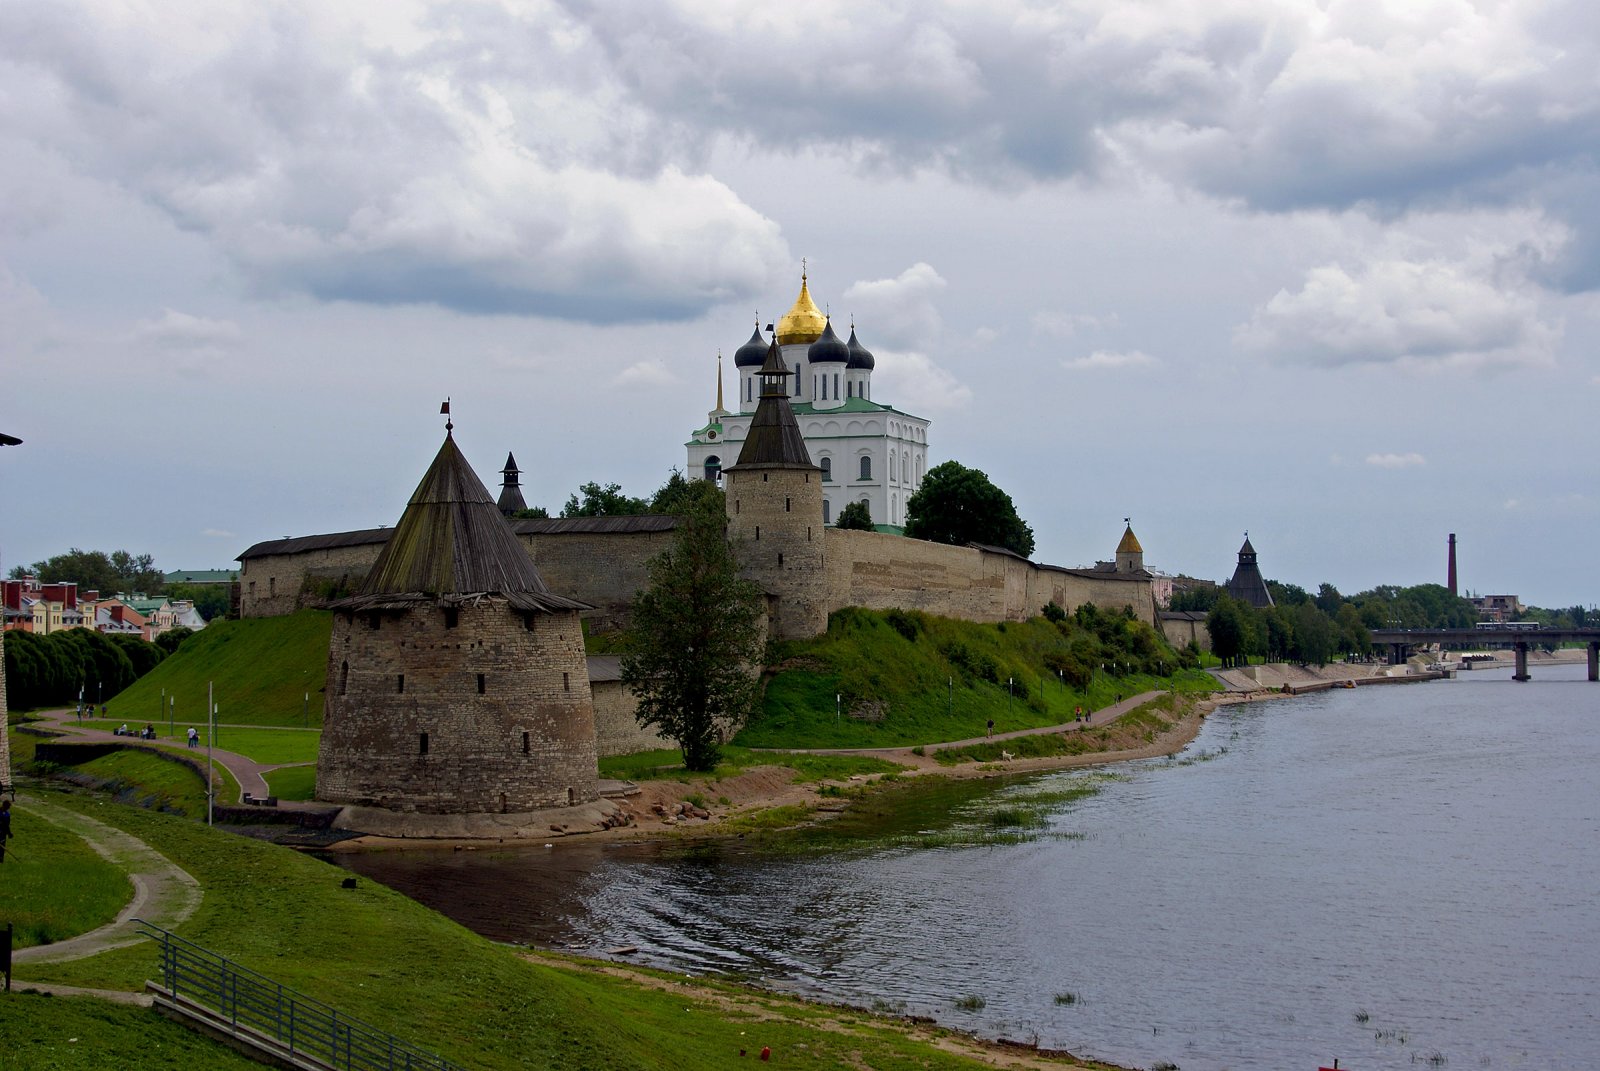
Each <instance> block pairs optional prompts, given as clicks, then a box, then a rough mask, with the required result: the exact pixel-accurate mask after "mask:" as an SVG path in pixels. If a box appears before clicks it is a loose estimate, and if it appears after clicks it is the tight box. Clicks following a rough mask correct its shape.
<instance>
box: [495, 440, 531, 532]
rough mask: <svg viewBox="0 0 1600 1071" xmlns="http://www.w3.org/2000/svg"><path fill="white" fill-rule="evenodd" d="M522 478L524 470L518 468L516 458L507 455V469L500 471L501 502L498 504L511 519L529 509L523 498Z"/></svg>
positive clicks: (502, 511)
mask: <svg viewBox="0 0 1600 1071" xmlns="http://www.w3.org/2000/svg"><path fill="white" fill-rule="evenodd" d="M521 476H522V470H521V469H519V468H517V459H516V457H515V456H514V455H512V454H509V453H508V454H506V467H505V468H503V469H501V470H500V477H501V480H500V501H499V502H498V503H496V505H498V506H499V508H500V513H501V514H502V515H503V516H506V517H509V516H511V515H512V514H513V513H520V512H521V511H523V510H525V509H527V508H528V503H527V502H526V501H524V500H523V498H522V481H521V479H520V477H521Z"/></svg>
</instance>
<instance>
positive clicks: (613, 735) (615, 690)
mask: <svg viewBox="0 0 1600 1071" xmlns="http://www.w3.org/2000/svg"><path fill="white" fill-rule="evenodd" d="M589 688H590V690H591V691H592V692H593V694H594V737H595V748H596V750H597V751H599V753H600V757H601V758H604V757H606V756H607V755H632V754H633V753H634V752H636V751H655V750H658V749H660V748H676V747H677V746H678V743H677V741H675V740H667V739H665V738H664V737H662V736H661V734H660V733H658V732H656V731H655V730H654V729H641V728H640V727H639V722H638V719H637V718H635V716H634V711H635V710H637V709H638V703H637V701H636V700H635V699H634V697H633V693H632V692H630V691H629V690H628V689H627V688H624V687H623V686H622V682H621V681H618V680H600V681H591V682H590V683H589Z"/></svg>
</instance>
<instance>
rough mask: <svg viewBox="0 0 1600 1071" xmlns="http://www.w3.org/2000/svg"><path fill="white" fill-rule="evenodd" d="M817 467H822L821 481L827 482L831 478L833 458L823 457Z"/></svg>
mask: <svg viewBox="0 0 1600 1071" xmlns="http://www.w3.org/2000/svg"><path fill="white" fill-rule="evenodd" d="M819 467H820V468H821V469H822V482H823V483H827V482H828V481H830V480H832V479H833V458H831V457H825V458H823V459H822V460H821V462H820V463H819Z"/></svg>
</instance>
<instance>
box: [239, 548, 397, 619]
mask: <svg viewBox="0 0 1600 1071" xmlns="http://www.w3.org/2000/svg"><path fill="white" fill-rule="evenodd" d="M382 549H383V544H382V543H363V544H358V545H356V546H350V547H331V548H328V549H326V550H307V551H302V552H301V553H298V554H263V555H260V556H258V557H254V558H246V559H244V560H243V561H241V562H240V563H239V616H241V617H278V616H281V615H283V614H292V613H294V612H295V611H296V610H301V609H304V608H305V607H307V606H309V605H311V604H312V603H313V602H315V601H317V598H318V596H317V594H316V593H315V592H312V591H308V590H307V587H308V585H315V584H317V583H318V582H322V581H326V582H334V583H338V582H342V584H343V586H344V588H345V589H346V590H350V589H353V588H354V587H355V586H356V585H358V584H360V583H361V581H362V579H363V578H365V577H366V575H367V570H369V569H371V568H372V563H373V562H375V561H377V560H378V552H379V551H381V550H382Z"/></svg>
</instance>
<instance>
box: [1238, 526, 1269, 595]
mask: <svg viewBox="0 0 1600 1071" xmlns="http://www.w3.org/2000/svg"><path fill="white" fill-rule="evenodd" d="M1227 591H1228V594H1229V595H1231V596H1233V597H1234V598H1235V599H1238V600H1239V601H1240V602H1244V603H1249V604H1250V605H1251V606H1254V607H1256V608H1258V609H1264V608H1266V607H1268V606H1271V605H1272V592H1270V591H1268V590H1267V582H1266V580H1264V579H1262V576H1261V566H1259V565H1257V564H1256V548H1255V547H1253V546H1251V545H1250V533H1249V532H1246V533H1245V534H1244V546H1242V547H1240V548H1239V564H1238V565H1237V566H1235V567H1234V570H1233V579H1232V580H1229V581H1228V583H1227Z"/></svg>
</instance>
